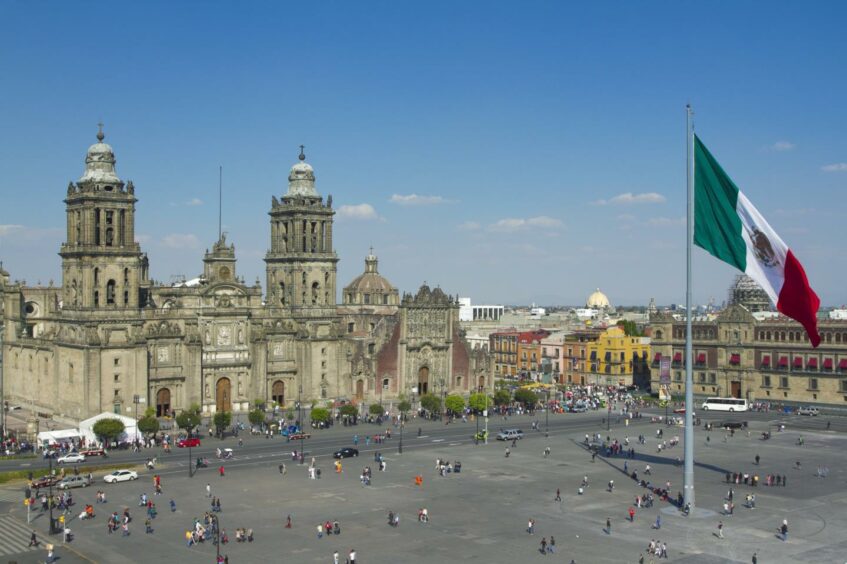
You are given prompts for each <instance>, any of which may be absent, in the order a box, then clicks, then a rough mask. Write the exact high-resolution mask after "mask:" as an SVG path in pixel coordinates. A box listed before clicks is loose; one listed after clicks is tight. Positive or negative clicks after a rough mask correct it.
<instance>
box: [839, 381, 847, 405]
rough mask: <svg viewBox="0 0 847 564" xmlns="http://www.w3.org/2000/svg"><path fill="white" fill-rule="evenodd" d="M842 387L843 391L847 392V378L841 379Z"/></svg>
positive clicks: (843, 392)
mask: <svg viewBox="0 0 847 564" xmlns="http://www.w3.org/2000/svg"><path fill="white" fill-rule="evenodd" d="M840 387H841V393H842V394H847V380H841V381H840ZM845 401H847V399H845Z"/></svg>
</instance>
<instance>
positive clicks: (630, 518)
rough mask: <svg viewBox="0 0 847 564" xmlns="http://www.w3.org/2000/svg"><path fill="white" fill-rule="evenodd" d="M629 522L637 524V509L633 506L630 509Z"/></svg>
mask: <svg viewBox="0 0 847 564" xmlns="http://www.w3.org/2000/svg"><path fill="white" fill-rule="evenodd" d="M629 522H630V523H633V522H635V508H634V507H632V506H630V507H629Z"/></svg>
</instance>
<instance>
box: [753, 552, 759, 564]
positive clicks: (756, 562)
mask: <svg viewBox="0 0 847 564" xmlns="http://www.w3.org/2000/svg"><path fill="white" fill-rule="evenodd" d="M751 562H752V563H753V564H759V557H758V556H757V555H756V553H755V552H754V553H753V558H752V560H751Z"/></svg>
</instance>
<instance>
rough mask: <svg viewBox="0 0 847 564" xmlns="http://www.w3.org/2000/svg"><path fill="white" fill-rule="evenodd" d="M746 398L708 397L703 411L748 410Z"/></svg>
mask: <svg viewBox="0 0 847 564" xmlns="http://www.w3.org/2000/svg"><path fill="white" fill-rule="evenodd" d="M747 409H748V405H747V400H746V399H738V398H706V401H704V402H703V411H747Z"/></svg>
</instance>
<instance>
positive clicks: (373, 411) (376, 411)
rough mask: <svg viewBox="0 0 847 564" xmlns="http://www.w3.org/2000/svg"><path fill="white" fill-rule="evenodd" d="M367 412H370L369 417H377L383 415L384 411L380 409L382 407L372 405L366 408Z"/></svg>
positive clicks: (375, 404)
mask: <svg viewBox="0 0 847 564" xmlns="http://www.w3.org/2000/svg"><path fill="white" fill-rule="evenodd" d="M368 411H370V413H371V415H376V416H377V417H379V416H380V415H382V414H383V413H385V411H384V410H383V409H382V406H381V405H379V404H378V403H372V404H371V406H370V407H369V408H368Z"/></svg>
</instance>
